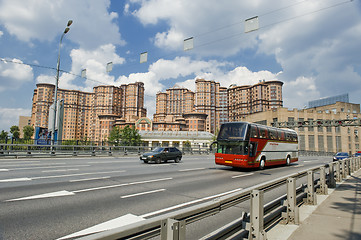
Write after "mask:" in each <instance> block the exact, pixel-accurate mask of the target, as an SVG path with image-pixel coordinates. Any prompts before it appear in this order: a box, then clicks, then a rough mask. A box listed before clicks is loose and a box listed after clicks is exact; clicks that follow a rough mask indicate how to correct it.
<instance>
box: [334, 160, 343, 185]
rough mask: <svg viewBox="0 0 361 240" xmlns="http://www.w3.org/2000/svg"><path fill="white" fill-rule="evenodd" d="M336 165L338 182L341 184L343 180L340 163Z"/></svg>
mask: <svg viewBox="0 0 361 240" xmlns="http://www.w3.org/2000/svg"><path fill="white" fill-rule="evenodd" d="M335 164H336V181H337V182H341V181H342V178H341V171H340V162H335Z"/></svg>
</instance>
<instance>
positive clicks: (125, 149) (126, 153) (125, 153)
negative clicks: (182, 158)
mask: <svg viewBox="0 0 361 240" xmlns="http://www.w3.org/2000/svg"><path fill="white" fill-rule="evenodd" d="M124 155H128V152H127V148H126V147H124Z"/></svg>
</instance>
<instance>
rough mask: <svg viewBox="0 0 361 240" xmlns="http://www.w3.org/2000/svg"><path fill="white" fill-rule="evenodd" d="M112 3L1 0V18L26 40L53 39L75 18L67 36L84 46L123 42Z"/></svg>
mask: <svg viewBox="0 0 361 240" xmlns="http://www.w3.org/2000/svg"><path fill="white" fill-rule="evenodd" d="M109 7H110V0H78V1H71V0H65V1H52V0H28V1H25V2H24V1H22V0H2V1H1V2H0V21H1V22H2V24H3V25H4V26H5V28H6V29H7V31H8V32H9V33H10V34H11V35H14V36H16V37H17V38H18V39H19V40H21V41H25V42H30V41H32V40H35V39H36V40H40V41H52V40H53V39H54V38H56V37H58V36H59V35H60V34H61V31H63V29H65V27H66V24H67V22H68V20H69V19H72V20H73V24H72V25H71V26H70V28H71V31H70V32H69V33H68V34H67V35H68V37H67V38H69V39H70V40H72V41H73V42H75V43H78V44H79V45H80V46H81V47H83V48H95V47H97V46H99V45H103V44H108V43H112V44H117V45H118V44H119V45H124V44H125V41H124V40H123V39H122V38H121V35H120V33H119V29H118V26H117V25H116V24H115V23H114V20H115V19H116V18H117V17H118V15H117V13H114V12H110V13H109V12H108V9H109ZM94 16H96V17H94ZM105 29H106V34H105V33H104V30H105Z"/></svg>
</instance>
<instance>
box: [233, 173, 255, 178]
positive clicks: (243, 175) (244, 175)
mask: <svg viewBox="0 0 361 240" xmlns="http://www.w3.org/2000/svg"><path fill="white" fill-rule="evenodd" d="M253 174H254V173H247V174H242V175H237V176H233V177H232V178H240V177H246V176H250V175H253Z"/></svg>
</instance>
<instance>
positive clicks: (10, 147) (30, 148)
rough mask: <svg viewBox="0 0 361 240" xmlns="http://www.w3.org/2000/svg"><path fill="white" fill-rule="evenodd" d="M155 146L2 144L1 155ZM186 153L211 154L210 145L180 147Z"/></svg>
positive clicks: (133, 150)
mask: <svg viewBox="0 0 361 240" xmlns="http://www.w3.org/2000/svg"><path fill="white" fill-rule="evenodd" d="M153 148H155V147H147V146H98V145H36V144H0V157H2V156H3V157H6V156H12V157H31V156H37V157H40V156H43V157H48V156H113V155H114V156H119V155H129V154H137V155H140V154H142V153H144V152H149V151H151V150H152V149H153ZM179 149H180V150H181V151H182V152H183V153H185V154H210V150H209V148H208V147H201V146H196V147H184V148H179Z"/></svg>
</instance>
